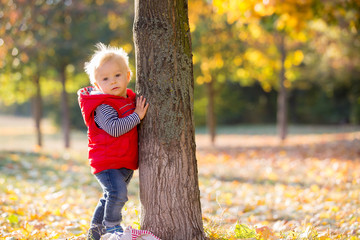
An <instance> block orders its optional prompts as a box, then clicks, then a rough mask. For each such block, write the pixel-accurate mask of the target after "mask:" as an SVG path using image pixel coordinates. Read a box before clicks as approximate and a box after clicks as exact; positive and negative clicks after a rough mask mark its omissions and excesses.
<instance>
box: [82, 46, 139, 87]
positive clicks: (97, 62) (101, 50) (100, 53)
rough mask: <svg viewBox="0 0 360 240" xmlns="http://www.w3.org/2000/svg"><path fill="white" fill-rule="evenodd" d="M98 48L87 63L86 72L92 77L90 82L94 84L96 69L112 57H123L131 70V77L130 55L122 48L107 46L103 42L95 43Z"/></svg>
mask: <svg viewBox="0 0 360 240" xmlns="http://www.w3.org/2000/svg"><path fill="white" fill-rule="evenodd" d="M95 47H96V48H97V50H96V51H95V53H94V54H93V55H92V56H91V59H90V61H89V62H86V63H85V67H84V69H85V72H86V73H87V74H88V76H89V78H90V83H91V84H93V85H94V83H95V74H96V70H97V69H98V68H99V67H100V66H101V65H102V64H104V63H106V62H107V61H109V60H111V59H115V60H117V59H122V60H123V61H124V62H125V64H126V67H127V70H128V71H129V72H130V79H131V77H132V72H131V69H130V67H129V56H128V54H127V53H126V52H125V51H124V49H122V48H117V47H112V46H106V45H105V44H103V43H97V44H96V45H95Z"/></svg>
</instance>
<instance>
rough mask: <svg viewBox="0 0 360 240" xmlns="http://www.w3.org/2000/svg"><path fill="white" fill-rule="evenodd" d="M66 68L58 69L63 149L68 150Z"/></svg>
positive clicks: (68, 128)
mask: <svg viewBox="0 0 360 240" xmlns="http://www.w3.org/2000/svg"><path fill="white" fill-rule="evenodd" d="M65 69H66V67H65V66H63V67H62V68H61V69H60V80H61V85H62V93H61V111H62V114H61V115H62V130H63V136H64V147H65V148H66V149H68V148H70V113H69V104H68V93H67V91H66V71H65Z"/></svg>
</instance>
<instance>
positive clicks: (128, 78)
mask: <svg viewBox="0 0 360 240" xmlns="http://www.w3.org/2000/svg"><path fill="white" fill-rule="evenodd" d="M130 75H131V73H130V71H128V72H127V80H128V82H130Z"/></svg>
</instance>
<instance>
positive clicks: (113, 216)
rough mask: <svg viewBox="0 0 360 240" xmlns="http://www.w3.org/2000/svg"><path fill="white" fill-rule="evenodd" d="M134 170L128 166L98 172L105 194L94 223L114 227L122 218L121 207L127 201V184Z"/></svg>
mask: <svg viewBox="0 0 360 240" xmlns="http://www.w3.org/2000/svg"><path fill="white" fill-rule="evenodd" d="M133 173H134V171H133V170H130V169H126V168H121V169H108V170H104V171H102V172H100V173H98V174H96V175H95V176H96V178H97V180H98V182H99V183H100V186H101V187H102V189H103V192H104V195H103V197H102V198H101V199H100V200H99V203H98V205H97V207H96V209H95V213H94V216H93V220H92V223H93V224H101V222H102V223H103V224H104V225H106V226H108V227H112V226H114V225H117V224H120V222H121V220H122V215H121V209H122V208H123V206H124V205H125V203H126V202H127V200H128V198H127V185H128V184H129V182H130V180H131V178H132V175H133Z"/></svg>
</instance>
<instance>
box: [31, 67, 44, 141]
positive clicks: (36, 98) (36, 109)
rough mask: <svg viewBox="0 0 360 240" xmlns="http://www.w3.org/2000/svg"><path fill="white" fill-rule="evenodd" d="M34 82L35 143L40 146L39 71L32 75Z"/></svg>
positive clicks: (40, 107) (40, 105)
mask: <svg viewBox="0 0 360 240" xmlns="http://www.w3.org/2000/svg"><path fill="white" fill-rule="evenodd" d="M34 84H35V88H36V93H35V96H34V98H33V118H34V122H35V131H36V145H37V146H38V147H42V133H41V119H42V97H41V85H40V73H38V72H37V73H36V74H35V76H34Z"/></svg>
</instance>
